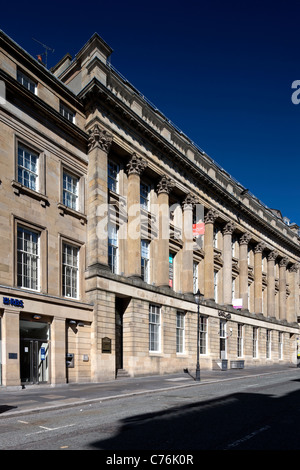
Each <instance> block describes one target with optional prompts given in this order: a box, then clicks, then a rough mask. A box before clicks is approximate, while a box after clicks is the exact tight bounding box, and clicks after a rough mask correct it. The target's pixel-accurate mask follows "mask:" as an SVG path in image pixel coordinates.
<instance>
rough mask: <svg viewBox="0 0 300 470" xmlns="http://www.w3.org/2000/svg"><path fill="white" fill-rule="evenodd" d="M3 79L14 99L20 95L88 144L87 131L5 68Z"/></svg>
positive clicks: (2, 74) (0, 77)
mask: <svg viewBox="0 0 300 470" xmlns="http://www.w3.org/2000/svg"><path fill="white" fill-rule="evenodd" d="M1 79H2V80H3V81H4V82H5V86H6V89H7V91H8V92H9V91H11V92H12V94H13V99H15V98H17V97H18V96H19V97H21V98H22V100H23V101H24V103H28V104H30V107H31V108H32V109H33V108H34V107H35V108H36V109H37V110H38V111H40V112H41V113H42V114H43V116H47V118H48V119H49V120H51V121H52V122H55V123H56V124H57V125H59V127H60V128H61V129H63V130H65V132H66V133H68V134H71V135H73V137H74V138H77V139H80V140H82V141H83V142H84V144H87V141H88V135H87V133H86V132H84V131H82V130H81V129H80V128H79V127H78V126H76V124H73V123H72V122H70V121H68V120H67V119H65V118H64V117H63V116H62V115H61V114H60V113H59V112H58V111H56V109H54V108H53V107H52V106H49V105H48V104H47V103H46V102H45V101H44V100H42V99H41V98H39V97H38V96H37V95H34V94H33V93H31V92H30V91H29V90H27V89H26V88H25V87H24V86H23V85H21V84H20V83H19V82H18V81H17V80H16V79H14V78H13V77H11V76H10V75H8V74H7V73H6V72H5V71H4V70H1V69H0V80H1ZM2 108H3V109H5V106H2Z"/></svg>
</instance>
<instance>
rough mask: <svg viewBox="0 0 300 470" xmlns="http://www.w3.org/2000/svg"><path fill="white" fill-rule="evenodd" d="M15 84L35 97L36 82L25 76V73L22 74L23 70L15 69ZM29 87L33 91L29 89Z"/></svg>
mask: <svg viewBox="0 0 300 470" xmlns="http://www.w3.org/2000/svg"><path fill="white" fill-rule="evenodd" d="M24 81H25V83H24ZM17 82H18V83H20V84H21V85H22V86H23V87H24V88H26V90H28V91H30V92H31V93H33V94H34V95H37V88H38V82H37V80H33V79H32V78H31V77H29V75H28V74H26V73H25V72H23V70H21V69H19V68H17ZM26 82H27V83H26ZM31 85H32V87H33V89H31Z"/></svg>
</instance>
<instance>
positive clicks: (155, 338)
mask: <svg viewBox="0 0 300 470" xmlns="http://www.w3.org/2000/svg"><path fill="white" fill-rule="evenodd" d="M154 320H156V321H154ZM154 346H155V347H154ZM149 352H150V353H159V352H161V307H160V306H159V305H155V304H150V305H149Z"/></svg>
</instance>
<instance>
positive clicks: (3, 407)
mask: <svg viewBox="0 0 300 470" xmlns="http://www.w3.org/2000/svg"><path fill="white" fill-rule="evenodd" d="M15 408H18V407H17V406H9V405H0V414H2V413H5V412H6V411H10V410H13V409H15Z"/></svg>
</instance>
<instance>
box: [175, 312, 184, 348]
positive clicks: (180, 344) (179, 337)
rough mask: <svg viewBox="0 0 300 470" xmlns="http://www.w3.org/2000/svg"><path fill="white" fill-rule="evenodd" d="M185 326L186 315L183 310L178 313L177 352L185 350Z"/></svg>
mask: <svg viewBox="0 0 300 470" xmlns="http://www.w3.org/2000/svg"><path fill="white" fill-rule="evenodd" d="M184 326H185V315H184V313H183V312H177V313H176V352H177V353H183V352H184V339H185V338H184Z"/></svg>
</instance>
